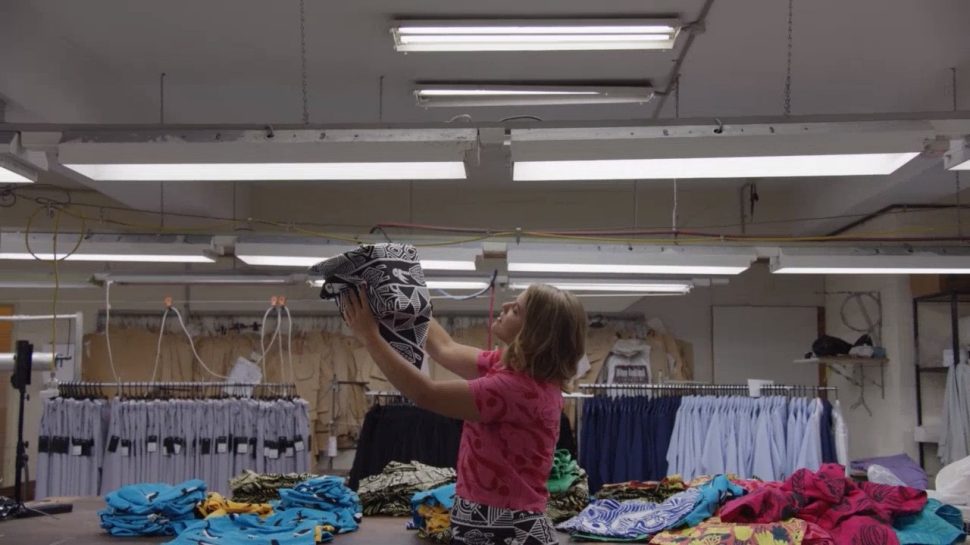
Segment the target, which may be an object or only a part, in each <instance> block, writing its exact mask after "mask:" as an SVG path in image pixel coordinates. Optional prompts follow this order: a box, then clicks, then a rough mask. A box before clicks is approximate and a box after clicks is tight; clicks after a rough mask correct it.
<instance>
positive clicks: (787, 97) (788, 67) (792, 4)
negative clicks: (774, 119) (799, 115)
mask: <svg viewBox="0 0 970 545" xmlns="http://www.w3.org/2000/svg"><path fill="white" fill-rule="evenodd" d="M794 14H795V0H788V62H787V63H786V65H785V116H786V117H787V116H789V115H791V58H792V43H793V42H792V36H793V32H792V31H793V28H794V24H793V23H794Z"/></svg>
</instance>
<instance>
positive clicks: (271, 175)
mask: <svg viewBox="0 0 970 545" xmlns="http://www.w3.org/2000/svg"><path fill="white" fill-rule="evenodd" d="M197 138H199V140H200V141H198V142H189V141H185V140H184V137H183V136H182V135H171V136H170V138H168V139H161V138H157V137H156V139H155V140H151V141H147V142H131V141H123V140H120V137H119V140H118V141H87V140H80V139H78V140H77V141H68V142H64V143H61V144H59V145H58V161H59V162H60V164H61V165H63V166H64V167H66V168H67V169H69V170H70V171H73V172H74V173H77V174H80V175H82V176H85V177H87V178H90V179H92V180H97V181H273V180H349V181H350V180H354V181H362V180H464V179H465V178H466V177H467V175H466V170H465V163H464V159H465V153H466V152H467V151H468V150H469V149H471V148H473V147H474V146H475V145H476V142H477V138H478V135H477V131H475V130H474V129H408V130H398V129H387V130H376V129H374V130H372V129H362V130H359V131H350V130H333V131H327V132H326V133H321V132H320V131H313V130H293V131H275V132H271V133H269V134H268V133H267V132H266V131H243V132H242V133H241V134H238V135H235V134H234V135H233V138H232V139H229V138H227V137H226V136H224V135H218V134H213V135H211V136H210V135H208V134H199V135H197ZM220 139H221V140H220Z"/></svg>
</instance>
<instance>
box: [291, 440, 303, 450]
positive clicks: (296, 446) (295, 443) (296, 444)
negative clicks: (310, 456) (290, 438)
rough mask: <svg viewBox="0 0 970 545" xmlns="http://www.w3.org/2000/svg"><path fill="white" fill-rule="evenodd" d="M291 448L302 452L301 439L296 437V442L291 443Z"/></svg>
mask: <svg viewBox="0 0 970 545" xmlns="http://www.w3.org/2000/svg"><path fill="white" fill-rule="evenodd" d="M293 448H295V449H296V451H297V452H303V449H304V447H303V439H297V440H296V442H294V443H293Z"/></svg>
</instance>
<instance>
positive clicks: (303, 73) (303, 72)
mask: <svg viewBox="0 0 970 545" xmlns="http://www.w3.org/2000/svg"><path fill="white" fill-rule="evenodd" d="M300 77H301V82H300V83H301V90H302V92H303V124H304V125H309V124H310V101H309V96H308V93H307V69H306V2H305V0H300Z"/></svg>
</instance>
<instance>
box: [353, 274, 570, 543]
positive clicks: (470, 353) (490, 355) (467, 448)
mask: <svg viewBox="0 0 970 545" xmlns="http://www.w3.org/2000/svg"><path fill="white" fill-rule="evenodd" d="M366 293H367V291H366V289H365V287H360V288H357V289H356V290H354V289H352V290H349V291H348V292H347V294H346V295H344V296H343V297H345V300H344V304H343V305H342V307H343V311H344V319H345V320H346V322H347V324H348V325H349V326H350V327H351V328H352V329H353V330H354V333H355V335H356V336H357V337H358V338H359V339H360V341H361V342H363V343H364V345H365V346H366V347H367V351H368V352H369V353H370V355H371V357H372V358H373V359H374V361H375V362H376V363H377V365H378V366H379V367H380V368H381V371H383V372H384V375H385V376H386V377H387V379H388V380H389V381H390V382H391V384H393V385H394V386H395V387H396V388H397V389H398V390H400V391H401V393H402V394H404V395H405V396H407V397H408V398H409V399H410V400H411V401H413V402H414V403H415V404H416V405H417V406H419V407H422V408H424V409H427V410H429V411H433V412H436V413H438V414H442V415H444V416H448V417H452V418H460V419H462V420H464V421H465V425H464V429H463V431H462V436H461V446H460V447H459V450H458V484H457V488H456V490H457V498H456V499H455V506H454V508H453V510H452V517H451V526H452V534H453V538H452V542H453V543H467V544H469V545H472V544H473V545H492V544H494V545H547V544H552V543H558V541H557V538H556V533H555V530H554V529H553V527H552V524H551V522H550V521H549V520H548V519H547V518H546V516H545V510H546V502H547V501H548V499H549V494H548V491H547V490H546V480H547V479H548V478H549V471H550V469H551V468H552V458H553V452H554V450H555V445H556V442H557V440H558V438H559V419H560V414H561V412H562V403H563V402H562V396H561V395H560V393H561V391H562V389H563V387H564V385H565V384H566V383H567V382H568V381H569V380H570V379H571V378H572V377H573V376H574V375H575V374H576V365H577V363H578V362H579V360H580V358H582V356H583V355H584V354H585V351H586V350H585V343H586V312H585V311H584V309H583V305H582V303H580V302H579V299H577V298H576V297H575V296H574V295H572V294H571V293H568V292H565V291H561V290H558V289H556V288H553V287H551V286H547V285H539V284H537V285H533V286H531V287H530V288H529V289H528V290H526V291H525V292H523V293H522V294H520V295H519V296H518V297H517V298H516V299H515V300H514V301H510V302H508V303H505V304H504V305H502V312H501V314H500V315H499V316H498V318H497V319H496V321H495V323H494V325H493V327H492V332H493V333H494V334H495V336H496V337H497V338H498V339H499V340H501V341H502V342H504V343H505V344H506V345H507V347H508V348H507V349H505V350H504V351H503V350H494V351H481V350H479V349H477V348H473V347H470V346H465V345H462V344H458V343H456V342H455V341H454V340H453V339H452V338H451V337H450V336H449V335H448V334H447V333H446V332H445V331H444V330H443V329H442V328H441V326H440V325H438V323H437V322H434V321H433V322H432V323H431V330H430V332H429V335H428V343H427V349H428V353H429V355H430V356H431V357H432V358H433V359H434V360H435V361H437V362H439V363H440V364H442V365H443V366H445V367H446V368H448V369H449V370H451V371H452V372H454V373H455V374H457V375H458V376H460V377H462V378H463V379H465V380H452V381H438V382H436V381H433V380H431V379H430V378H429V377H428V376H426V375H424V374H422V373H421V372H420V371H419V370H418V369H417V368H415V367H414V365H412V364H410V363H409V362H407V361H406V360H405V359H404V358H403V357H401V355H400V354H398V353H397V352H396V351H395V350H394V349H393V348H391V346H390V345H389V344H388V343H387V341H385V340H384V339H383V338H382V337H381V336H380V334H379V333H378V328H377V321H376V320H375V318H374V316H373V314H372V313H371V310H370V306H369V305H368V304H367V302H366V301H365V300H364V298H365V297H366Z"/></svg>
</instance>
